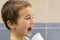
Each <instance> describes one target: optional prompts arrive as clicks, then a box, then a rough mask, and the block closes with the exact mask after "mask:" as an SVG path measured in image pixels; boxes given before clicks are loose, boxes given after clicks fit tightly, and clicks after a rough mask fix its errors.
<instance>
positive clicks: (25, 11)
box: [18, 7, 32, 16]
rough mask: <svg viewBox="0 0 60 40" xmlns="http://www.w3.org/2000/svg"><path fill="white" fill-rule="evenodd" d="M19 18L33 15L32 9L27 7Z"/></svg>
mask: <svg viewBox="0 0 60 40" xmlns="http://www.w3.org/2000/svg"><path fill="white" fill-rule="evenodd" d="M18 14H19V16H25V15H32V8H31V7H26V8H24V9H21V10H20V11H19V12H18Z"/></svg>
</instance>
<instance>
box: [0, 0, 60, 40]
mask: <svg viewBox="0 0 60 40" xmlns="http://www.w3.org/2000/svg"><path fill="white" fill-rule="evenodd" d="M6 1H7V0H0V39H1V40H9V37H10V35H9V30H8V29H6V27H5V25H4V23H3V21H2V18H1V8H2V6H3V4H4V3H5V2H6ZM28 1H29V2H30V3H31V4H32V7H33V14H34V22H35V24H34V27H33V31H32V34H31V35H32V36H31V38H32V37H33V36H34V35H35V34H36V33H38V32H39V33H41V35H42V37H43V38H44V40H60V0H28Z"/></svg>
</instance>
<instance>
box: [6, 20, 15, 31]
mask: <svg viewBox="0 0 60 40" xmlns="http://www.w3.org/2000/svg"><path fill="white" fill-rule="evenodd" d="M7 25H8V27H9V28H10V29H12V30H13V29H15V25H14V24H13V23H12V22H11V21H9V20H8V21H7Z"/></svg>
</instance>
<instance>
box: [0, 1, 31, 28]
mask: <svg viewBox="0 0 60 40" xmlns="http://www.w3.org/2000/svg"><path fill="white" fill-rule="evenodd" d="M28 6H30V7H31V4H30V3H29V2H27V1H7V2H6V3H5V4H4V5H3V8H2V10H1V15H2V19H3V21H4V23H5V25H6V27H7V28H8V29H10V28H9V27H8V25H7V21H8V20H9V21H10V22H11V23H17V19H18V11H19V10H21V9H23V8H26V7H28Z"/></svg>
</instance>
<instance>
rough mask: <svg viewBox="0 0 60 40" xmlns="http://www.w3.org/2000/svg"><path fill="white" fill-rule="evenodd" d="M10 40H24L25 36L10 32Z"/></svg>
mask: <svg viewBox="0 0 60 40" xmlns="http://www.w3.org/2000/svg"><path fill="white" fill-rule="evenodd" d="M10 39H11V40H24V36H22V35H19V34H18V33H17V32H14V31H10Z"/></svg>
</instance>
